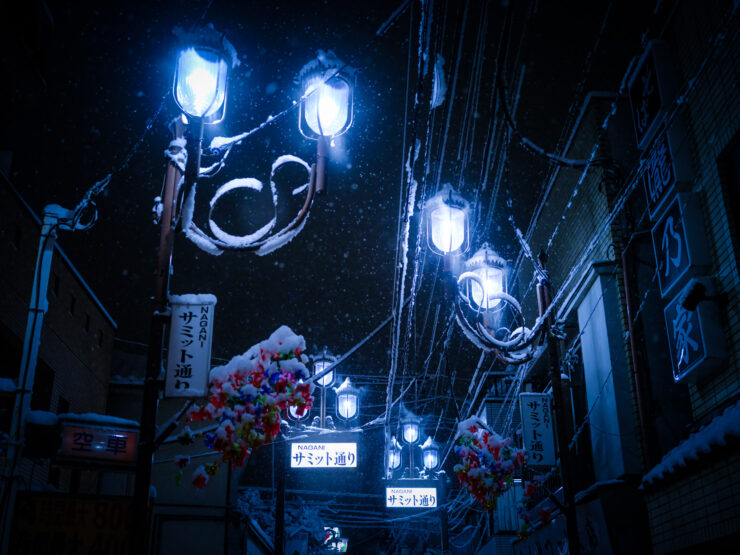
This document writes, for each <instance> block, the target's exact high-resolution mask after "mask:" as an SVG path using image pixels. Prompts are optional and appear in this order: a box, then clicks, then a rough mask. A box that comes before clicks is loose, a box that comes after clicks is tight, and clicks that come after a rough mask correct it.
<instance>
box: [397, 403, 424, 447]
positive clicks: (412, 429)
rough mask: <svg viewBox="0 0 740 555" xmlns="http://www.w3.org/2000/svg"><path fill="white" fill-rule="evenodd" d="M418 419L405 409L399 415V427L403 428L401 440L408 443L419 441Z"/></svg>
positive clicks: (412, 443) (414, 443)
mask: <svg viewBox="0 0 740 555" xmlns="http://www.w3.org/2000/svg"><path fill="white" fill-rule="evenodd" d="M420 423H421V421H420V419H419V417H418V416H416V415H415V414H413V413H412V412H409V411H406V413H405V414H404V415H403V416H401V429H402V430H403V440H404V441H405V442H406V443H408V444H409V445H416V444H417V443H418V442H419V433H420Z"/></svg>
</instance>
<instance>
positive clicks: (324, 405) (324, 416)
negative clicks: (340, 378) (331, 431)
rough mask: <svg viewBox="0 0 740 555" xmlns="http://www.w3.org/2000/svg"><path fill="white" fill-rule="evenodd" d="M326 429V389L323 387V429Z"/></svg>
mask: <svg viewBox="0 0 740 555" xmlns="http://www.w3.org/2000/svg"><path fill="white" fill-rule="evenodd" d="M325 428H326V387H323V386H322V387H321V429H322V430H323V429H325Z"/></svg>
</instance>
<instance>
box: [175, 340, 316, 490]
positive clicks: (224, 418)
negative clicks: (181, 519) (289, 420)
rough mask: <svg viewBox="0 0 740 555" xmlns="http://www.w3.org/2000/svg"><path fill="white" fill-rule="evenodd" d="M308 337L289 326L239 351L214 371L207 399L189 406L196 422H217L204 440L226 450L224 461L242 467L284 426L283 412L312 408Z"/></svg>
mask: <svg viewBox="0 0 740 555" xmlns="http://www.w3.org/2000/svg"><path fill="white" fill-rule="evenodd" d="M305 349H306V342H305V340H304V339H303V336H300V335H296V334H295V333H293V331H292V330H291V329H290V328H289V327H288V326H281V327H280V328H278V329H277V330H275V332H273V334H272V335H270V337H269V338H268V339H266V340H265V341H262V342H260V343H258V344H256V345H253V346H252V347H250V348H249V349H248V350H247V352H245V353H244V354H242V355H238V356H235V357H234V358H232V359H231V360H230V361H229V362H228V363H227V364H225V365H224V366H217V367H215V368H213V369H212V370H211V373H210V388H209V399H208V403H206V404H205V405H203V406H200V407H197V408H196V409H194V410H192V411H190V413H189V414H188V417H189V419H190V420H191V421H195V422H198V421H207V420H212V421H215V422H217V423H218V424H219V425H218V428H216V430H214V431H213V432H211V433H207V434H206V435H205V445H206V447H208V448H209V449H215V450H217V451H220V452H221V453H222V460H223V461H228V462H230V463H231V464H235V465H238V466H241V465H243V464H244V461H245V459H246V458H247V457H249V455H250V454H251V452H252V449H254V448H255V447H259V446H260V445H262V444H265V443H269V442H271V441H272V440H273V439H274V438H275V437H276V436H277V434H278V432H279V431H280V414H281V412H282V411H283V410H285V409H287V408H288V407H289V406H295V407H297V409H298V413H299V414H303V413H305V411H307V410H310V409H311V406H312V403H313V397H312V396H311V392H312V391H313V387H314V386H313V384H311V383H303V382H302V380H305V379H307V378H308V376H309V372H308V369H307V368H306V362H308V357H306V355H304V354H303V352H304V351H305ZM207 481H208V480H207V476H204V474H203V473H198V475H197V476H194V482H193V483H194V485H196V486H199V487H203V486H205V485H206V483H207Z"/></svg>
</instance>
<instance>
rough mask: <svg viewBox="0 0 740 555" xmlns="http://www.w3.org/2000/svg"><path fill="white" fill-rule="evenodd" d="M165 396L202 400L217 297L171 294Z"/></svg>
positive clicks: (206, 384)
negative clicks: (199, 398) (200, 398)
mask: <svg viewBox="0 0 740 555" xmlns="http://www.w3.org/2000/svg"><path fill="white" fill-rule="evenodd" d="M170 304H171V306H172V318H171V323H170V342H169V350H168V355H167V377H166V381H165V396H166V397H205V395H206V392H207V390H208V373H209V371H210V368H211V341H212V338H213V313H214V311H215V308H216V297H215V296H213V295H207V294H206V295H171V296H170Z"/></svg>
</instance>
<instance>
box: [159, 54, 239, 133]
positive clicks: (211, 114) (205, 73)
mask: <svg viewBox="0 0 740 555" xmlns="http://www.w3.org/2000/svg"><path fill="white" fill-rule="evenodd" d="M228 75H229V64H228V63H227V62H226V57H225V54H224V53H223V52H220V51H218V50H217V49H214V48H212V47H210V46H188V47H187V48H184V49H182V50H180V52H179V53H178V55H177V65H176V69H175V83H174V85H173V92H174V95H175V101H176V102H177V105H178V106H179V107H180V109H181V110H182V111H183V113H184V114H185V115H186V116H188V118H192V119H196V120H203V121H204V122H205V123H217V122H219V121H221V120H222V119H223V117H224V113H225V111H226V110H225V108H226V84H227V79H228Z"/></svg>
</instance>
